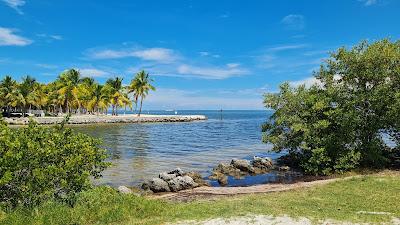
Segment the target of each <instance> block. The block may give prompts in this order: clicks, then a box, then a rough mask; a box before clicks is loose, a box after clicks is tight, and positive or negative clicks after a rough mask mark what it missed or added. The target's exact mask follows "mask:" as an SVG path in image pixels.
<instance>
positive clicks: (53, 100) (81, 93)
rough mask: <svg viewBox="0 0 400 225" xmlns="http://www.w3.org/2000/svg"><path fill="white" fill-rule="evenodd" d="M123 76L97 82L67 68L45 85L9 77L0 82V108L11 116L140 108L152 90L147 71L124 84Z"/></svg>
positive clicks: (140, 109)
mask: <svg viewBox="0 0 400 225" xmlns="http://www.w3.org/2000/svg"><path fill="white" fill-rule="evenodd" d="M122 80H123V78H120V77H115V78H110V79H108V80H107V81H106V83H105V84H99V83H98V82H96V81H95V80H94V79H93V78H89V77H82V76H81V75H80V73H79V71H78V70H75V69H70V70H66V71H64V72H63V73H61V74H60V75H59V76H58V78H57V79H56V80H55V81H53V82H50V83H48V84H43V83H39V82H38V81H36V79H34V78H32V77H31V76H26V77H23V79H22V81H21V82H20V83H19V82H17V81H16V80H14V79H13V78H12V77H10V76H5V77H4V78H3V79H2V80H1V81H0V109H2V111H3V114H5V115H6V116H10V114H11V112H22V113H23V115H25V114H26V112H28V110H33V109H34V110H44V111H46V112H47V113H48V114H53V115H58V114H62V113H67V114H69V113H72V114H100V113H102V114H107V113H108V109H109V108H110V107H111V108H112V115H118V108H120V107H124V108H125V110H126V109H127V107H129V108H130V109H131V110H132V109H133V105H134V106H135V111H136V108H137V105H138V103H140V108H139V112H138V115H139V116H140V113H141V111H142V104H143V99H144V98H145V97H146V96H147V95H148V93H149V91H151V90H153V91H154V90H155V87H154V86H153V85H152V84H151V82H152V81H153V80H152V79H151V78H150V77H149V74H148V73H146V72H145V71H140V72H139V73H137V74H136V76H135V77H134V78H133V79H132V80H131V82H130V84H129V85H127V86H123V84H122Z"/></svg>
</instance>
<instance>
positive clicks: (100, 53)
mask: <svg viewBox="0 0 400 225" xmlns="http://www.w3.org/2000/svg"><path fill="white" fill-rule="evenodd" d="M87 55H88V56H89V57H90V58H93V59H120V58H127V57H135V58H138V59H141V60H146V61H156V62H160V63H171V62H173V61H175V60H176V59H177V58H178V55H177V54H176V53H175V52H174V51H173V50H172V49H168V48H145V49H121V50H113V49H105V50H90V51H89V52H88V53H87Z"/></svg>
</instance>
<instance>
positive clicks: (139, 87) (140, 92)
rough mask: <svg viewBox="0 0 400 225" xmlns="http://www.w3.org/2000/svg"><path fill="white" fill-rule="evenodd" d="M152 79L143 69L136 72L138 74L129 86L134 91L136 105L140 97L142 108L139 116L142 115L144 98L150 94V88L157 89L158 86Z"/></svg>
mask: <svg viewBox="0 0 400 225" xmlns="http://www.w3.org/2000/svg"><path fill="white" fill-rule="evenodd" d="M152 81H153V79H151V78H150V77H149V74H148V73H146V72H145V71H144V70H142V71H140V72H139V73H137V74H136V76H135V77H134V78H133V79H132V81H131V83H130V85H129V86H128V92H129V93H133V96H134V102H135V104H136V105H137V102H138V100H139V98H140V108H139V114H138V116H140V114H141V112H142V106H143V99H144V98H145V97H146V96H147V95H148V94H149V91H150V90H152V91H155V90H156V88H155V87H154V86H153V85H151V82H152Z"/></svg>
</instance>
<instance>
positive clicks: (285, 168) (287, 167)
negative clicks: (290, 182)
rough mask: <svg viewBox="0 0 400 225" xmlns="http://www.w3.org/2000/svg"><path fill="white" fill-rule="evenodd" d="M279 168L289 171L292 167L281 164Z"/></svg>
mask: <svg viewBox="0 0 400 225" xmlns="http://www.w3.org/2000/svg"><path fill="white" fill-rule="evenodd" d="M278 170H279V171H289V170H290V167H289V166H280V167H278Z"/></svg>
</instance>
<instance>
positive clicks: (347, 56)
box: [263, 39, 400, 175]
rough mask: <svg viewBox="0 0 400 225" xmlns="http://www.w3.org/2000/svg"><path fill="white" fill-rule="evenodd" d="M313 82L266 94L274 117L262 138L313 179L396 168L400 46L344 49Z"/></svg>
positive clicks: (399, 135)
mask: <svg viewBox="0 0 400 225" xmlns="http://www.w3.org/2000/svg"><path fill="white" fill-rule="evenodd" d="M314 78H315V81H316V82H315V84H313V85H311V87H307V86H306V85H300V86H299V87H293V86H291V85H290V84H289V83H284V84H282V85H281V86H280V91H279V93H270V94H266V95H265V101H264V102H265V105H266V107H268V108H270V109H273V110H274V113H273V116H272V117H271V118H270V119H269V121H268V122H267V123H266V124H265V125H264V126H263V131H264V136H263V140H264V141H265V142H269V143H272V144H273V145H274V150H276V151H288V153H289V157H288V158H287V159H289V160H287V161H288V162H291V163H292V164H293V165H294V166H298V167H299V168H301V169H302V170H303V171H305V172H306V173H309V174H323V175H326V174H331V173H335V172H344V171H347V170H350V169H354V168H357V167H369V168H371V167H372V168H381V167H386V166H392V165H393V164H395V163H398V162H399V156H400V148H399V143H400V120H399V118H400V117H399V115H400V110H399V109H400V107H399V106H400V41H396V42H392V41H390V40H388V39H384V40H380V41H377V42H374V43H368V42H366V41H364V42H361V43H360V44H358V45H357V46H355V47H353V48H351V49H346V48H344V47H343V48H340V49H338V50H337V51H336V52H333V53H332V54H331V55H330V58H329V59H327V60H326V61H325V63H324V64H323V65H321V67H320V69H319V71H317V72H315V74H314ZM390 142H392V143H391V144H390Z"/></svg>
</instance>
